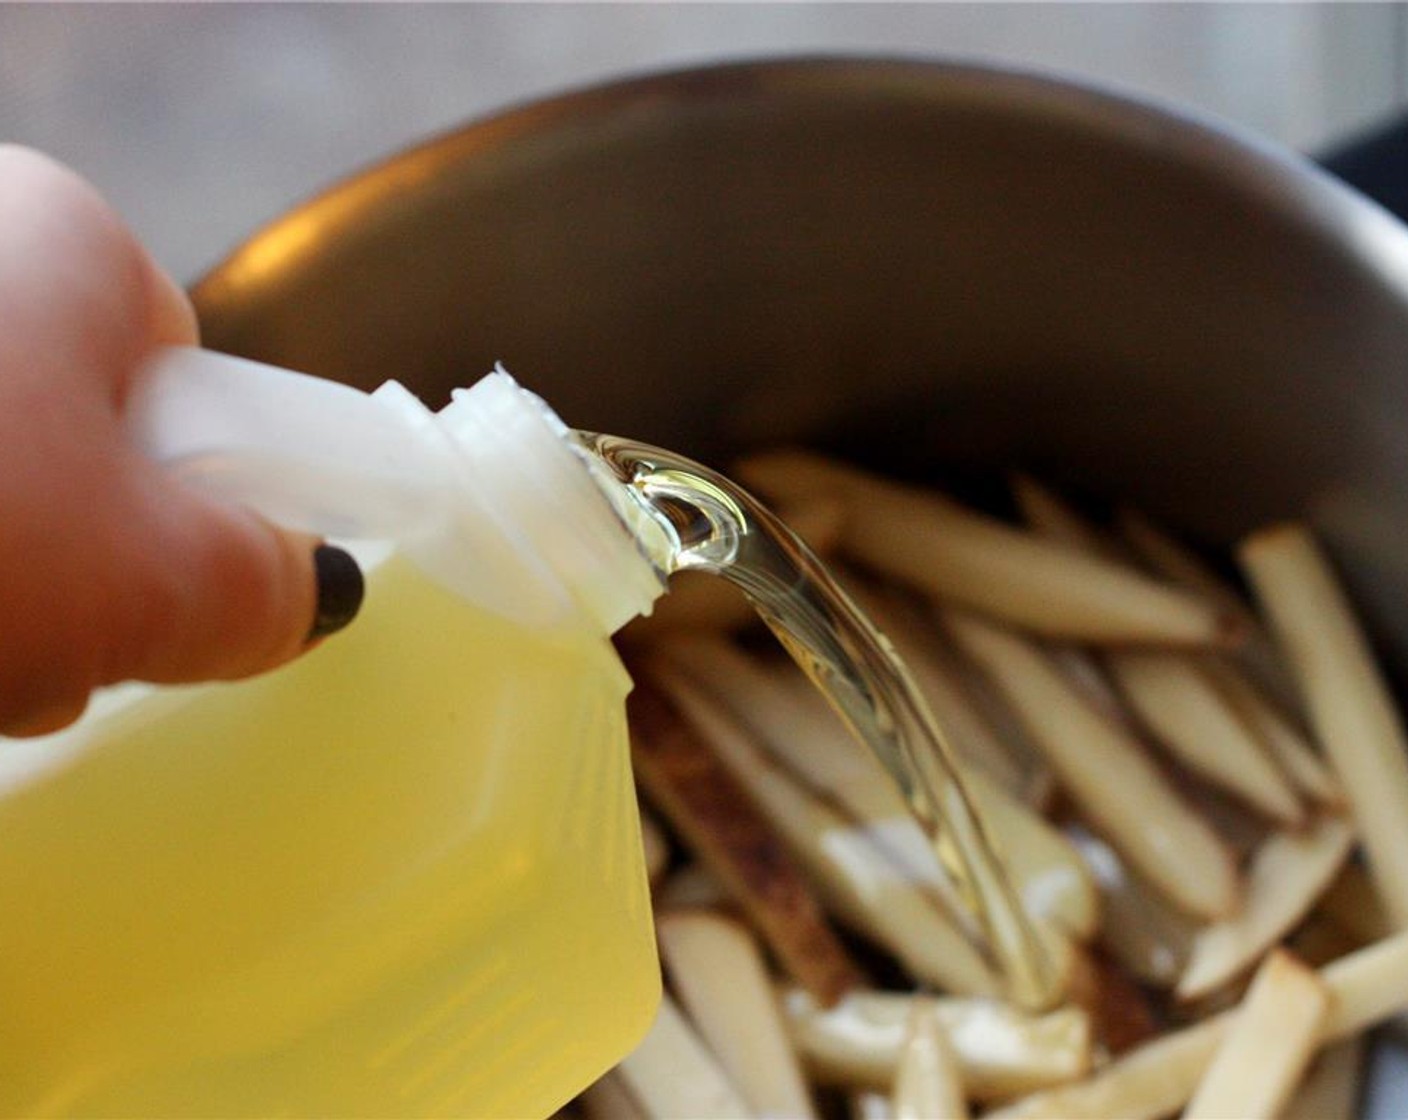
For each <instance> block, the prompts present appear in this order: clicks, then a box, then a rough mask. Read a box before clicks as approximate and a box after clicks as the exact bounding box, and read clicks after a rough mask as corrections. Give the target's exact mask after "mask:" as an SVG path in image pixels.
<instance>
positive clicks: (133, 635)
mask: <svg viewBox="0 0 1408 1120" xmlns="http://www.w3.org/2000/svg"><path fill="white" fill-rule="evenodd" d="M196 337H197V328H196V319H195V313H194V311H193V309H192V307H191V304H190V302H189V300H187V298H186V296H185V295H184V293H182V292H181V290H180V289H179V288H178V287H177V286H176V284H175V283H174V282H173V281H171V280H170V279H169V278H168V277H167V276H166V275H165V274H164V273H163V272H162V271H161V270H160V269H159V268H158V267H157V266H156V265H155V263H154V262H153V261H152V260H151V258H150V257H149V256H148V255H147V253H146V252H145V250H143V249H142V247H141V246H140V245H139V244H138V243H137V241H136V240H135V238H134V237H133V236H132V234H131V233H130V232H129V231H128V230H127V229H126V228H125V227H124V226H123V224H122V223H121V221H120V220H119V219H118V218H117V217H116V215H115V214H114V213H113V212H112V211H111V210H110V209H109V208H108V207H107V205H106V204H105V203H104V202H103V201H102V199H101V198H99V197H98V195H97V193H96V192H95V191H94V190H93V188H92V187H90V186H89V185H88V184H87V183H85V182H84V181H83V180H81V179H80V178H79V177H78V176H76V175H75V174H74V173H73V172H71V171H69V170H68V169H66V168H64V167H61V166H60V165H58V164H56V163H54V162H53V161H51V160H49V159H47V158H46V157H44V156H41V155H39V154H37V153H35V152H32V151H29V150H26V149H23V148H18V147H13V146H6V145H0V633H3V640H0V733H4V734H11V735H24V734H37V733H39V732H43V731H49V730H53V729H56V728H58V727H62V726H64V725H65V724H67V723H69V722H71V721H72V720H73V719H75V718H76V717H77V716H78V715H79V714H80V713H81V712H82V710H83V708H84V706H85V705H86V703H87V699H88V696H89V693H90V692H91V691H92V690H93V689H94V688H97V687H99V686H101V685H105V684H111V683H114V682H116V681H121V680H128V679H136V680H147V681H156V682H179V681H195V680H213V679H231V678H237V677H243V676H248V675H250V674H253V673H257V672H260V671H262V670H265V669H269V668H273V667H274V666H276V665H279V664H281V663H282V662H284V661H287V660H289V659H290V658H292V657H295V656H297V655H298V654H299V653H300V652H302V651H303V650H304V649H306V648H307V647H308V645H309V644H310V642H312V641H314V640H316V639H317V638H319V637H321V636H323V635H325V634H328V633H331V632H333V631H334V630H336V629H340V628H341V627H342V626H343V625H345V624H346V623H347V622H349V621H350V620H351V618H352V616H353V615H354V614H355V613H356V611H357V607H358V605H359V604H360V601H361V589H362V582H361V574H360V572H359V571H358V570H357V567H356V565H355V563H354V562H353V561H352V560H351V558H350V557H348V556H347V554H346V553H343V552H341V551H340V550H337V549H331V548H326V547H320V544H319V542H318V541H317V540H316V539H314V538H311V537H307V536H303V535H300V534H295V533H289V532H285V531H282V530H280V529H277V528H275V527H274V526H272V525H270V524H268V523H267V522H265V521H262V520H260V519H259V518H258V517H257V516H255V515H254V514H252V513H250V512H248V511H246V510H243V509H239V508H236V507H233V506H230V505H224V504H220V503H217V502H215V501H213V500H211V499H209V498H206V497H203V496H201V495H198V494H196V493H194V492H192V491H190V490H188V489H185V488H183V487H182V486H180V485H179V484H177V483H175V482H174V481H172V480H171V479H170V478H169V477H168V476H167V475H166V474H165V473H164V472H163V471H162V470H161V469H160V468H158V467H157V466H155V465H154V464H152V463H151V462H149V461H148V460H146V459H145V458H143V457H142V456H141V455H140V454H139V453H138V452H137V451H135V450H134V449H133V448H132V447H131V446H130V445H129V444H128V442H127V440H126V438H125V435H124V429H123V408H124V402H125V399H126V396H127V392H128V389H129V388H130V386H131V384H132V381H133V377H134V375H135V373H136V371H137V370H138V369H139V368H140V366H141V364H142V363H143V361H144V360H145V359H146V358H147V357H148V356H149V355H150V353H151V351H152V350H153V349H154V348H155V347H157V346H159V345H162V344H172V343H181V344H194V343H195V342H196Z"/></svg>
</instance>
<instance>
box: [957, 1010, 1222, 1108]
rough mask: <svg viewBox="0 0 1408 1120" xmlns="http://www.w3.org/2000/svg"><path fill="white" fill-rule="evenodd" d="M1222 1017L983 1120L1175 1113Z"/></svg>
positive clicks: (1211, 1048)
mask: <svg viewBox="0 0 1408 1120" xmlns="http://www.w3.org/2000/svg"><path fill="white" fill-rule="evenodd" d="M1224 1029H1225V1023H1224V1020H1223V1018H1222V1017H1221V1016H1219V1017H1218V1018H1215V1019H1209V1020H1207V1021H1205V1022H1202V1023H1199V1024H1197V1025H1196V1026H1193V1027H1185V1028H1184V1029H1183V1030H1180V1031H1172V1032H1170V1033H1168V1034H1165V1035H1162V1036H1160V1037H1159V1038H1156V1039H1154V1041H1152V1042H1149V1043H1146V1044H1145V1045H1143V1046H1140V1047H1139V1048H1138V1049H1135V1050H1131V1051H1130V1052H1129V1053H1128V1054H1126V1055H1124V1057H1122V1058H1118V1059H1116V1060H1115V1061H1114V1062H1112V1063H1110V1064H1109V1065H1108V1066H1106V1067H1105V1068H1104V1069H1102V1070H1101V1071H1100V1072H1099V1073H1097V1074H1095V1076H1093V1077H1091V1078H1088V1079H1087V1080H1084V1081H1076V1082H1073V1083H1071V1084H1069V1085H1060V1086H1057V1087H1056V1088H1054V1089H1047V1090H1045V1091H1043V1092H1038V1093H1033V1094H1032V1095H1031V1096H1028V1097H1023V1098H1022V1099H1021V1100H1019V1101H1016V1102H1014V1103H1012V1104H1009V1105H1004V1106H1003V1107H1001V1108H998V1109H996V1110H995V1111H992V1112H989V1113H987V1114H986V1116H985V1118H984V1120H1110V1117H1119V1118H1120V1120H1163V1118H1164V1117H1167V1116H1174V1115H1176V1114H1177V1113H1178V1111H1179V1110H1180V1109H1181V1108H1182V1107H1183V1106H1184V1104H1186V1103H1187V1101H1188V1098H1189V1096H1190V1095H1191V1094H1192V1092H1193V1088H1194V1086H1196V1085H1197V1083H1198V1079H1199V1078H1200V1077H1202V1075H1203V1071H1204V1070H1206V1069H1207V1067H1208V1063H1209V1062H1210V1061H1212V1057H1213V1055H1214V1054H1215V1053H1216V1052H1217V1047H1218V1044H1219V1043H1220V1042H1221V1041H1222V1035H1223V1033H1224Z"/></svg>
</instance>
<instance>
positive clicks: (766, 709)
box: [658, 638, 1099, 938]
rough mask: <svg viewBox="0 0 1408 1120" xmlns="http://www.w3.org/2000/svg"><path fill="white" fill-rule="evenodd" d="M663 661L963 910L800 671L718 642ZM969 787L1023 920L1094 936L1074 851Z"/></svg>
mask: <svg viewBox="0 0 1408 1120" xmlns="http://www.w3.org/2000/svg"><path fill="white" fill-rule="evenodd" d="M658 652H659V654H660V655H661V656H663V657H664V658H665V659H666V660H667V661H668V662H669V663H670V664H672V665H674V666H675V667H676V668H678V669H679V670H681V671H682V672H683V673H685V674H686V675H688V677H689V678H690V679H691V680H692V681H694V682H695V683H697V684H699V685H701V686H702V687H703V688H704V689H705V690H707V691H708V692H709V693H710V695H711V696H712V697H713V698H714V699H715V700H716V701H718V702H719V703H721V704H723V706H724V707H726V708H728V709H729V710H730V711H731V712H732V713H733V714H734V716H736V717H737V718H738V719H739V720H740V721H741V722H742V723H744V724H745V725H746V726H748V727H749V728H750V729H751V730H752V731H754V732H755V733H756V734H757V735H758V736H759V738H760V739H761V741H762V744H763V745H764V746H765V747H766V748H767V750H768V753H769V754H770V755H771V756H772V757H773V758H774V759H776V760H777V761H778V762H779V763H780V764H781V765H783V766H784V767H786V768H788V770H789V772H791V773H792V774H794V775H795V776H796V777H797V780H798V781H799V782H801V783H803V784H806V785H810V786H812V787H813V788H815V789H816V790H818V791H819V792H820V793H821V794H822V795H823V796H824V797H825V798H826V799H827V800H828V801H831V802H833V803H835V804H837V805H838V806H840V807H842V808H844V810H845V811H846V813H847V814H848V815H849V816H850V818H851V820H852V823H853V824H855V825H856V826H858V827H862V828H865V829H867V830H869V832H870V834H871V836H872V837H873V839H874V840H875V842H876V844H877V845H879V846H880V847H881V848H883V849H884V851H885V852H886V853H887V854H888V855H890V856H891V857H892V858H893V859H894V860H895V861H896V863H897V866H898V867H899V868H900V869H902V871H903V872H904V874H905V875H907V876H908V877H909V878H910V879H911V880H912V881H914V882H915V883H916V884H924V885H927V886H929V887H931V888H932V889H934V890H935V891H938V892H940V893H941V894H943V895H944V896H945V898H947V899H949V902H948V905H949V906H950V907H951V908H956V907H958V906H959V905H960V903H959V902H958V901H957V900H956V899H953V898H952V897H951V895H950V888H949V887H948V882H947V879H946V878H945V876H944V874H943V871H942V869H941V867H940V865H939V862H938V859H937V857H936V856H935V855H934V852H933V848H932V846H931V845H930V843H929V841H928V839H927V838H926V837H925V835H924V833H923V831H922V830H921V829H920V828H919V826H918V825H917V824H916V823H915V822H914V821H913V819H912V818H911V816H910V814H909V811H908V809H907V808H906V806H905V804H904V800H903V798H902V797H901V795H900V793H899V791H898V790H897V789H896V787H895V784H894V782H893V781H891V779H890V777H889V775H888V774H886V773H885V771H884V770H883V769H882V768H881V766H880V764H879V763H878V762H876V761H875V760H874V758H873V757H872V756H871V755H869V754H868V753H867V752H866V751H865V749H864V748H863V747H861V746H860V745H859V744H858V743H856V742H855V740H854V739H852V738H851V736H850V734H849V733H848V732H847V731H846V729H845V728H844V727H843V726H842V724H841V722H840V721H839V720H838V719H837V718H836V716H835V715H834V714H833V713H832V712H831V710H830V709H829V708H828V707H827V706H826V704H825V702H824V701H823V700H822V699H821V697H820V695H819V694H818V693H817V691H816V690H815V689H814V688H813V687H812V686H811V684H810V683H809V682H808V681H807V680H806V679H805V678H804V677H802V675H801V674H800V673H798V672H797V671H796V669H795V667H794V666H791V665H785V666H778V667H774V666H768V665H765V664H764V663H763V662H762V661H761V660H759V659H758V658H756V657H753V656H751V655H749V654H747V653H745V652H744V651H743V650H741V649H738V648H737V647H735V646H731V645H729V644H728V643H726V642H724V641H721V640H718V639H708V638H701V639H696V640H694V641H689V642H686V641H684V640H677V641H674V642H672V643H670V644H669V645H662V646H660V647H658ZM965 779H966V784H967V786H968V792H969V794H970V796H972V798H973V800H974V804H975V806H976V808H977V810H978V812H979V813H980V814H982V816H983V819H984V820H985V821H986V822H987V825H988V827H989V829H990V831H991V833H992V835H993V837H994V838H995V840H996V842H997V844H998V847H999V849H1000V850H1001V853H1002V859H1003V862H1004V864H1005V866H1006V867H1007V869H1008V871H1009V873H1010V874H1011V875H1012V877H1013V882H1014V885H1015V886H1016V888H1017V891H1018V894H1019V895H1020V896H1021V898H1022V901H1023V903H1024V905H1025V907H1026V909H1027V912H1028V913H1029V914H1030V915H1031V916H1032V917H1034V918H1039V919H1049V920H1050V921H1053V922H1055V923H1056V924H1057V925H1059V926H1060V927H1061V929H1063V930H1065V931H1067V932H1068V933H1070V934H1072V935H1073V936H1076V937H1081V938H1086V937H1089V936H1091V935H1092V934H1093V933H1094V930H1095V926H1096V924H1097V922H1098V920H1099V910H1098V900H1097V898H1096V892H1095V885H1094V883H1093V882H1092V881H1091V878H1090V875H1089V874H1088V873H1087V871H1086V869H1085V866H1084V865H1083V864H1082V863H1081V860H1080V857H1079V855H1078V854H1077V853H1076V852H1075V850H1074V849H1072V848H1071V846H1070V845H1069V844H1067V843H1066V841H1065V839H1064V838H1063V837H1062V836H1061V835H1060V833H1058V832H1057V831H1056V830H1055V829H1054V828H1052V827H1051V826H1050V825H1048V824H1047V823H1046V822H1045V821H1044V820H1043V819H1042V818H1040V817H1039V816H1037V815H1036V814H1035V813H1032V812H1031V811H1030V810H1028V809H1027V808H1026V807H1025V806H1024V805H1023V804H1022V803H1021V802H1019V801H1016V800H1014V799H1013V798H1012V797H1010V796H1008V795H1007V794H1006V793H1005V792H1004V791H1003V790H1002V788H1001V787H1000V786H998V785H996V784H995V783H993V782H992V781H991V780H990V779H988V777H987V776H986V775H985V774H984V773H982V772H981V771H977V770H972V771H969V772H968V773H967V774H966V775H965Z"/></svg>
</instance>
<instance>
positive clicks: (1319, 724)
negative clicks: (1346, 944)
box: [1239, 524, 1408, 929]
mask: <svg viewBox="0 0 1408 1120" xmlns="http://www.w3.org/2000/svg"><path fill="white" fill-rule="evenodd" d="M1239 556H1240V559H1241V561H1242V564H1243V567H1244V568H1245V569H1246V572H1247V576H1248V578H1249V579H1250V580H1251V583H1252V585H1253V586H1254V587H1255V589H1256V593H1257V598H1258V600H1259V601H1260V602H1261V604H1262V606H1263V608H1264V609H1265V611H1266V613H1267V615H1268V616H1269V618H1270V620H1271V626H1272V630H1273V631H1274V632H1275V634H1276V636H1277V638H1278V639H1279V640H1280V643H1281V646H1282V648H1283V649H1284V650H1285V651H1286V655H1287V657H1288V659H1289V661H1290V663H1291V666H1292V668H1293V671H1294V673H1295V675H1296V678H1297V680H1298V681H1299V682H1300V686H1301V691H1302V693H1303V694H1304V696H1305V700H1306V705H1307V708H1308V710H1309V712H1310V719H1311V722H1312V724H1313V725H1314V727H1315V732H1316V737H1317V738H1318V739H1319V740H1320V742H1321V744H1322V745H1323V747H1324V748H1325V751H1326V753H1327V754H1328V756H1329V758H1330V761H1331V763H1333V765H1334V767H1335V770H1336V771H1337V772H1338V774H1339V777H1340V780H1341V781H1342V782H1343V784H1344V790H1345V796H1346V798H1347V800H1348V802H1349V806H1350V810H1351V813H1352V815H1353V818H1354V823H1355V827H1356V831H1357V832H1358V834H1359V839H1360V842H1361V843H1362V844H1363V845H1364V850H1365V852H1366V854H1367V856H1368V864H1369V873H1370V876H1371V877H1372V878H1373V881H1374V885H1375V886H1376V887H1377V888H1378V890H1379V893H1380V894H1381V895H1382V896H1383V899H1384V903H1385V905H1386V907H1387V909H1388V912H1389V914H1390V915H1391V917H1392V918H1393V922H1394V926H1395V927H1396V928H1398V929H1403V928H1405V927H1408V737H1405V735H1404V730H1403V724H1402V721H1401V720H1400V718H1399V715H1398V712H1397V711H1396V709H1395V707H1394V704H1393V700H1392V698H1391V697H1390V696H1389V692H1388V689H1387V687H1386V686H1385V685H1384V682H1383V678H1382V676H1381V675H1380V673H1379V669H1378V667H1377V666H1376V665H1375V664H1374V660H1373V655H1372V654H1371V653H1370V651H1369V644H1368V641H1367V640H1366V638H1365V637H1364V634H1363V632H1362V631H1361V630H1360V628H1359V624H1358V622H1357V621H1356V619H1355V617H1354V613H1353V610H1352V608H1351V607H1350V605H1349V602H1348V600H1347V599H1346V598H1345V595H1344V592H1343V591H1341V589H1340V587H1339V584H1338V582H1337V580H1336V578H1335V576H1334V573H1333V572H1332V570H1331V568H1330V565H1329V563H1328V561H1326V559H1325V558H1324V556H1323V555H1322V554H1321V552H1320V548H1319V546H1318V545H1317V544H1316V543H1315V541H1314V539H1313V538H1312V537H1311V535H1310V533H1309V532H1308V531H1307V530H1306V529H1305V528H1304V527H1302V526H1299V525H1290V524H1287V525H1280V526H1276V527H1273V528H1270V529H1265V530H1262V531H1261V532H1258V533H1255V534H1253V535H1252V536H1251V537H1249V538H1248V539H1247V540H1246V541H1245V542H1243V544H1242V546H1241V548H1240V550H1239Z"/></svg>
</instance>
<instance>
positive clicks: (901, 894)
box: [649, 661, 1001, 995]
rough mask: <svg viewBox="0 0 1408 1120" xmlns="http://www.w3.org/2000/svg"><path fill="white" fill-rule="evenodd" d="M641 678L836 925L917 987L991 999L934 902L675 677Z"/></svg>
mask: <svg viewBox="0 0 1408 1120" xmlns="http://www.w3.org/2000/svg"><path fill="white" fill-rule="evenodd" d="M649 675H650V677H651V679H652V680H654V681H655V682H656V683H657V684H658V685H659V686H660V687H662V688H663V689H665V691H666V692H667V693H668V694H669V696H670V698H671V700H673V701H674V702H675V703H676V704H677V705H678V706H679V709H680V711H681V712H682V713H683V714H684V715H685V717H686V718H687V719H688V720H689V722H690V724H691V725H692V726H693V727H694V728H695V729H696V731H697V733H698V735H699V741H700V742H701V743H705V744H707V746H708V750H709V751H710V752H712V754H713V755H714V756H716V757H717V758H718V759H719V761H720V762H722V763H723V765H724V766H726V767H727V768H728V770H729V772H730V773H731V774H732V776H733V778H734V779H735V781H736V782H737V783H738V785H740V786H741V787H742V788H743V790H745V791H746V793H747V796H748V797H749V798H751V799H753V800H755V801H756V802H757V804H758V805H759V806H760V807H761V808H762V809H763V811H764V812H766V814H767V816H768V819H769V820H770V821H771V822H772V826H773V827H774V828H776V830H777V832H778V834H779V835H781V836H782V837H783V838H784V839H785V840H786V841H787V843H788V846H789V848H790V850H791V851H792V853H793V854H794V855H795V856H796V858H797V859H798V861H799V862H800V863H801V864H802V866H803V867H805V868H806V869H807V871H808V873H809V875H810V876H811V881H812V882H813V884H814V885H815V886H816V888H817V889H818V890H819V891H820V893H821V895H822V897H823V898H824V899H825V901H826V903H827V904H828V906H829V907H830V909H831V910H832V911H833V912H834V913H835V914H836V915H837V916H838V917H840V918H841V919H842V920H843V921H845V922H846V923H847V924H848V925H850V926H852V927H853V928H855V929H857V930H859V931H860V932H862V933H864V934H865V935H866V936H868V937H870V938H871V939H873V940H874V941H876V942H877V943H878V944H880V945H882V946H884V947H885V948H886V949H888V950H889V951H890V952H891V953H893V954H894V956H895V957H896V958H897V959H898V960H899V961H900V962H901V963H902V964H903V965H904V966H905V967H906V968H907V969H908V970H909V971H910V972H911V974H913V975H914V976H915V977H916V978H918V979H919V980H920V981H921V982H923V983H927V984H934V985H936V986H937V987H939V988H942V989H943V990H945V991H952V992H956V993H960V994H964V995H994V994H996V993H997V992H999V991H1000V990H1001V982H1000V981H999V979H998V978H997V976H996V975H995V974H994V972H993V971H992V969H991V968H990V967H989V966H988V964H987V963H986V962H985V961H984V960H983V958H982V957H981V956H980V955H979V953H978V951H977V950H976V949H974V947H973V946H972V944H971V943H970V942H969V940H968V938H967V937H966V936H965V935H964V933H962V932H961V931H960V929H959V927H958V926H957V925H956V924H955V920H954V918H953V915H952V914H951V913H950V912H949V911H948V910H947V909H946V908H945V904H944V901H943V898H942V897H941V896H940V895H938V894H937V893H936V892H935V891H933V890H928V889H921V888H920V887H917V886H916V885H915V884H914V883H912V882H910V881H909V880H908V879H907V878H905V877H904V876H903V875H902V874H901V873H900V872H899V871H898V870H897V869H896V868H895V866H894V865H893V864H892V863H891V862H890V861H889V860H888V859H886V858H885V856H884V855H883V854H882V853H881V852H880V851H879V850H878V849H877V848H876V847H875V845H874V843H873V842H872V840H871V838H870V837H869V836H867V835H866V833H865V831H864V830H862V829H857V828H855V827H853V826H851V824H850V823H849V822H848V821H847V820H846V819H845V818H844V817H842V816H841V815H840V814H839V813H838V812H837V811H836V810H835V809H834V808H833V807H831V806H829V805H827V804H825V803H823V802H822V801H820V800H818V799H817V798H815V797H814V796H813V795H812V794H811V793H810V792H808V791H807V790H806V789H804V788H802V787H801V786H799V785H798V784H797V783H796V782H795V781H794V780H793V778H791V777H790V776H789V775H788V774H787V773H786V772H784V771H783V770H782V769H781V768H780V767H778V766H777V764H776V763H774V762H772V761H771V760H770V759H769V758H768V756H767V755H766V754H765V753H764V752H763V751H762V750H761V748H759V746H758V745H757V743H756V742H754V741H753V739H752V738H751V736H750V735H749V734H748V733H747V732H746V731H745V730H744V729H743V728H742V727H741V726H740V725H739V724H738V722H737V721H735V720H734V719H733V718H732V717H731V716H729V715H728V714H727V713H726V712H725V711H724V709H723V708H722V706H720V705H719V704H718V703H717V702H716V701H714V700H712V699H711V698H710V697H709V696H708V695H707V694H706V693H704V692H703V691H702V690H701V689H699V688H698V686H696V685H694V684H693V683H692V682H690V681H688V680H686V679H685V678H684V677H682V676H681V675H680V674H679V672H678V671H677V670H675V669H674V668H673V667H671V666H669V665H668V664H664V663H661V662H658V661H657V662H652V663H651V667H650V670H649Z"/></svg>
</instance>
